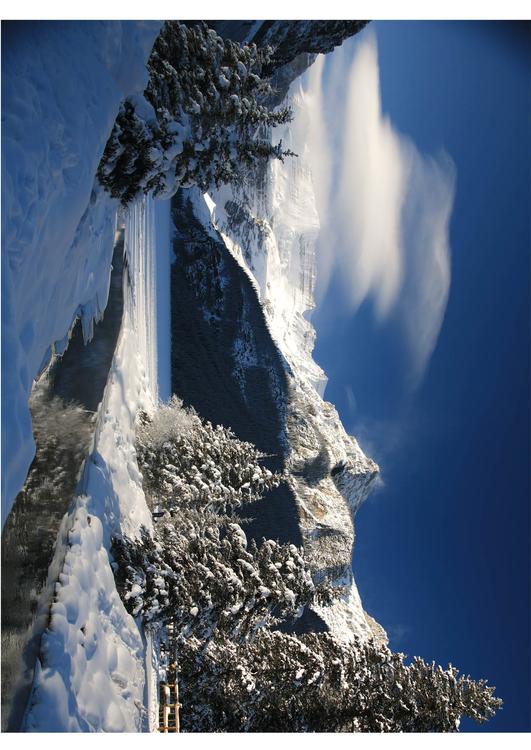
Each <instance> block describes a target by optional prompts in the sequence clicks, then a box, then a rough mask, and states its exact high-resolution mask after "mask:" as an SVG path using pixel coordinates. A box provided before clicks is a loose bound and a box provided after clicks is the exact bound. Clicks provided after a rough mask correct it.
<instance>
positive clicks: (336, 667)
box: [112, 398, 501, 732]
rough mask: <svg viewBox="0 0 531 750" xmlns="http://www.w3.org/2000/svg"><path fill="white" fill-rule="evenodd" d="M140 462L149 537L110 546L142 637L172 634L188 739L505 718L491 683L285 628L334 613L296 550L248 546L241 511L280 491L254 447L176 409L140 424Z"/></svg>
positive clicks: (380, 649)
mask: <svg viewBox="0 0 531 750" xmlns="http://www.w3.org/2000/svg"><path fill="white" fill-rule="evenodd" d="M137 438H138V445H137V452H138V458H139V465H140V468H141V470H142V473H143V478H144V489H145V492H146V496H147V498H148V500H149V502H150V503H151V505H152V507H153V509H154V511H155V515H156V516H158V517H160V520H158V521H157V522H156V523H155V525H154V529H153V530H152V531H149V530H147V529H145V528H144V529H141V531H140V533H139V536H138V537H137V538H136V539H129V538H126V537H115V538H114V540H113V546H112V552H113V556H114V560H115V563H114V567H115V574H116V579H117V583H118V587H119V590H120V592H121V595H122V597H123V599H124V602H125V604H126V606H127V608H128V610H129V611H130V612H131V613H132V614H133V615H134V616H138V617H141V618H142V620H143V623H144V626H145V627H148V628H152V629H157V628H161V627H163V626H164V625H165V624H166V623H168V622H172V623H173V624H174V628H175V632H176V634H177V641H178V644H179V653H178V669H179V688H180V694H181V701H182V703H183V705H184V706H185V709H184V710H183V712H182V717H181V721H182V729H183V731H192V732H193V731H196V732H197V731H202V732H210V731H227V732H235V731H238V732H241V731H319V732H338V731H364V732H376V731H378V732H383V731H385V732H425V731H438V732H449V731H456V730H457V729H458V727H459V720H460V718H461V716H468V717H470V718H472V719H474V720H475V721H477V722H483V721H486V720H487V719H489V718H490V717H491V716H493V715H494V713H495V712H496V710H497V709H498V708H499V707H500V706H501V701H500V700H499V699H498V698H495V697H494V695H493V693H494V689H493V688H492V687H489V686H488V685H487V684H486V683H485V682H484V681H483V680H480V681H473V680H471V679H470V678H469V677H462V676H461V677H459V675H458V671H457V670H456V669H455V668H454V667H452V666H449V667H448V669H446V670H443V669H442V668H441V667H439V666H436V665H435V664H427V663H425V662H424V661H423V660H422V659H420V658H415V659H413V661H412V662H411V663H410V664H406V662H405V657H404V655H403V654H395V653H392V652H391V651H390V650H389V649H388V648H386V647H385V646H382V645H379V644H376V643H375V642H373V641H365V642H362V641H360V640H358V639H354V640H353V641H352V642H349V643H343V642H340V641H338V640H337V639H335V638H334V637H333V636H332V635H330V634H328V633H313V634H307V635H302V636H295V635H287V634H286V633H284V632H281V631H279V630H278V629H277V626H279V625H280V624H282V623H286V622H289V621H293V620H294V619H295V618H296V617H298V616H300V615H301V614H302V611H303V609H304V607H305V606H307V605H308V604H309V603H311V602H314V601H318V602H320V603H324V604H326V603H330V602H331V600H332V598H333V597H334V596H335V595H337V592H334V590H333V589H331V588H330V586H328V585H326V584H324V585H321V586H316V585H315V583H314V582H313V580H312V576H311V574H310V571H309V569H308V566H307V563H306V561H305V559H304V554H303V550H302V549H299V548H297V547H295V546H294V545H283V544H279V543H278V542H276V541H274V540H265V539H264V540H262V543H261V544H260V545H257V544H256V543H255V542H254V541H251V542H248V540H247V537H246V534H245V532H244V529H243V527H242V525H241V521H240V520H239V519H238V517H236V516H235V514H234V513H235V511H236V510H237V508H239V507H241V506H242V505H243V504H246V503H252V502H254V501H256V500H258V499H259V498H260V497H261V496H262V494H263V492H265V491H267V490H268V489H270V488H272V487H274V486H276V485H278V483H279V482H281V481H283V477H282V476H281V475H279V474H273V473H271V472H270V471H268V470H267V469H265V468H263V466H262V465H261V461H262V459H263V458H264V457H263V456H262V455H261V454H260V453H259V452H258V451H257V450H256V448H255V447H254V446H253V445H251V444H250V443H246V442H243V441H240V440H238V439H237V438H236V437H235V436H234V434H233V433H232V432H231V431H230V430H229V429H226V428H224V427H221V426H217V427H214V426H212V425H211V424H210V423H208V422H206V423H205V422H204V421H203V420H201V419H200V418H199V417H198V416H197V415H196V414H195V413H194V412H193V411H191V410H185V409H183V408H182V404H181V402H179V400H178V399H176V398H173V399H172V400H171V402H170V403H169V404H168V405H165V406H163V407H162V408H161V409H159V411H158V412H156V413H155V414H154V415H153V417H152V418H148V417H147V415H142V418H141V420H140V424H139V426H138V433H137Z"/></svg>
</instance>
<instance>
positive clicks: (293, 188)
mask: <svg viewBox="0 0 531 750" xmlns="http://www.w3.org/2000/svg"><path fill="white" fill-rule="evenodd" d="M298 88H299V86H298V83H297V82H295V83H294V84H293V85H292V87H291V90H290V95H289V98H288V101H289V103H290V105H291V106H292V109H293V112H294V121H296V122H297V123H299V122H301V121H302V122H304V121H305V118H304V111H303V110H304V107H305V102H304V97H303V96H302V95H301V92H300V91H298ZM305 135H306V134H305V132H304V128H302V129H301V128H300V127H297V128H294V127H293V126H292V125H291V124H288V125H285V126H284V127H283V128H282V129H278V132H276V133H275V137H276V138H279V139H282V141H283V143H284V144H285V146H287V147H288V148H290V149H292V150H293V151H294V152H295V153H297V154H298V155H299V156H298V157H297V158H289V159H286V160H285V161H284V162H280V161H275V162H274V163H271V164H270V165H269V166H268V168H267V169H266V170H264V173H263V174H262V175H261V178H260V179H259V180H258V181H257V183H256V184H252V185H249V184H248V185H246V186H243V187H240V188H238V189H234V188H232V187H224V188H222V189H221V190H219V191H216V192H215V193H212V195H211V196H210V198H211V200H212V201H213V202H214V203H215V208H214V209H213V214H212V220H213V223H214V225H215V227H216V228H217V229H218V230H219V232H220V234H221V236H222V237H223V240H224V242H225V244H226V246H227V247H228V248H229V249H230V251H231V254H232V255H233V257H235V258H236V259H237V260H238V262H239V264H240V265H241V267H242V268H243V269H244V270H245V271H246V273H247V274H248V275H249V277H250V278H251V280H252V283H253V286H254V287H255V289H256V292H257V294H258V296H259V298H260V301H261V304H262V308H263V310H264V313H265V318H266V321H267V327H268V329H269V331H270V333H271V336H272V338H273V340H274V342H275V344H276V345H277V346H278V349H279V351H280V352H281V354H282V357H283V361H284V363H285V372H286V377H287V381H288V385H287V398H286V405H285V434H286V443H287V446H288V448H287V457H286V467H287V470H288V472H289V483H290V487H291V488H292V490H293V492H294V496H295V498H296V505H297V512H298V517H299V524H300V528H301V532H302V537H303V541H304V546H305V550H306V554H307V556H308V557H309V559H310V561H311V564H312V567H313V569H314V570H315V571H316V572H317V573H318V575H326V576H327V577H329V578H331V579H332V580H333V581H334V582H335V583H340V584H341V585H342V586H343V587H344V591H345V595H344V597H343V598H342V599H341V600H340V601H338V602H337V603H336V604H335V605H334V606H333V607H331V608H329V609H322V608H321V609H320V610H319V615H320V616H321V617H322V619H323V620H324V621H325V622H326V624H327V625H328V626H329V627H330V629H331V630H332V631H333V632H334V633H335V634H336V635H337V636H339V637H342V638H347V639H348V638H349V637H351V636H352V635H353V634H354V633H355V634H357V635H361V636H363V635H368V634H372V633H374V634H375V635H376V636H377V637H378V638H385V635H384V634H383V632H382V631H381V629H380V628H379V626H377V627H374V624H373V621H372V618H370V619H367V617H366V616H365V614H364V612H363V609H362V606H361V602H360V599H359V595H358V592H357V589H356V585H355V582H354V579H353V575H352V567H351V557H352V546H353V542H354V529H353V523H352V519H353V517H354V515H355V513H356V511H357V509H358V508H359V506H360V504H361V503H362V502H363V501H364V500H365V498H366V497H367V494H368V493H369V491H370V488H371V485H372V484H373V482H374V481H375V479H376V477H377V475H378V467H377V465H376V464H375V463H374V462H373V461H372V460H371V459H369V458H367V457H366V456H365V455H364V453H363V451H362V450H361V448H360V447H359V445H358V443H357V441H356V439H355V438H353V437H351V436H349V435H347V434H346V432H345V430H344V428H343V426H342V424H341V421H340V419H339V416H338V413H337V411H336V409H335V407H334V406H333V405H332V404H330V403H328V402H326V401H324V400H323V394H324V389H325V387H326V382H327V379H326V375H325V373H324V372H323V370H322V369H321V368H320V367H319V365H317V363H316V362H315V361H314V360H313V359H312V351H313V346H314V342H315V331H314V329H313V327H312V325H311V322H310V320H309V319H308V314H309V313H310V312H311V310H312V309H313V307H314V305H315V302H314V287H315V273H316V260H315V242H316V239H317V235H318V232H319V217H318V213H317V209H316V200H315V194H314V186H313V183H312V175H311V170H310V168H309V166H308V163H307V161H306V158H305V149H306V146H305V142H306V138H305Z"/></svg>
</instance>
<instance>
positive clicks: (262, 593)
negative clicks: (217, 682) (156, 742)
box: [112, 397, 330, 641]
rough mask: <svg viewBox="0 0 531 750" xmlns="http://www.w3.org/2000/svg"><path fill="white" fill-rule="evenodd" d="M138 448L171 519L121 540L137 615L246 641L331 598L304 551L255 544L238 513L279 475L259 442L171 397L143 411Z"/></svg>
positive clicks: (152, 489) (147, 482)
mask: <svg viewBox="0 0 531 750" xmlns="http://www.w3.org/2000/svg"><path fill="white" fill-rule="evenodd" d="M137 455H138V460H139V466H140V468H141V470H142V473H143V484H144V489H145V492H146V494H147V496H148V499H149V500H150V502H151V504H152V505H157V506H158V507H159V508H163V509H165V511H166V518H165V521H164V522H159V523H158V524H157V526H156V528H155V530H154V532H155V533H154V534H153V535H152V534H150V533H149V532H148V531H147V530H146V529H145V528H142V529H141V530H140V534H139V538H138V539H134V540H133V539H128V538H126V537H120V536H117V537H115V538H114V540H113V547H112V551H113V555H114V559H115V563H116V565H115V574H116V578H117V582H118V587H119V590H120V592H121V594H122V597H123V598H124V601H125V602H126V606H127V608H128V610H129V611H130V612H131V613H132V614H133V615H135V616H136V615H142V618H143V620H144V622H145V623H146V624H147V625H148V626H151V627H156V626H157V625H160V624H164V623H168V622H173V624H174V626H175V627H176V630H177V632H178V633H180V634H182V635H186V636H187V637H189V636H191V635H195V636H197V637H199V638H201V639H202V640H203V641H207V640H208V639H210V638H211V637H213V635H214V634H220V633H222V634H223V633H224V634H226V635H229V636H230V637H231V638H233V639H240V640H241V639H245V638H247V637H249V635H250V634H252V633H253V632H254V631H255V630H256V629H257V628H258V627H263V626H271V625H274V624H276V623H278V622H280V621H281V620H284V619H286V618H290V617H294V616H295V615H296V614H297V613H300V612H301V611H302V608H303V607H304V605H305V604H307V603H308V602H309V601H312V600H313V599H315V598H318V599H320V600H326V599H327V598H329V596H330V592H329V591H328V589H327V588H326V587H325V586H320V587H318V588H317V589H316V587H315V586H314V584H313V581H312V577H311V575H310V572H309V570H308V567H307V565H306V562H305V560H304V557H303V555H302V553H301V550H299V549H298V548H297V547H295V546H294V545H290V544H284V545H282V544H279V543H277V542H275V541H273V540H263V541H262V544H260V545H257V544H256V543H255V542H254V540H253V541H251V542H250V543H248V542H247V537H246V535H245V532H244V531H243V529H242V527H241V525H240V524H239V523H238V522H237V519H236V518H235V517H233V516H232V515H231V514H232V513H233V512H234V510H235V509H236V508H238V507H240V506H241V505H242V504H244V503H248V502H252V501H253V500H257V499H258V498H259V497H261V495H262V494H263V492H264V491H265V490H267V489H270V488H271V487H274V486H277V485H278V484H279V482H280V480H281V477H280V476H279V475H278V474H273V473H272V472H270V471H269V470H268V469H265V468H263V467H262V466H261V465H260V463H259V462H260V460H261V459H263V458H264V457H263V455H262V454H261V453H260V452H259V451H258V450H257V449H256V447H255V446H254V445H252V444H251V443H246V442H244V441H241V440H238V439H237V438H236V437H235V436H234V434H233V433H232V432H231V431H230V430H229V429H227V428H224V427H221V426H218V427H213V426H212V425H211V424H210V423H209V422H203V421H202V420H201V419H200V418H199V417H198V416H197V414H196V413H195V412H194V411H193V410H191V409H184V408H183V406H182V402H181V401H180V400H179V399H178V398H176V397H173V398H172V399H171V400H170V401H169V403H168V404H166V405H163V406H161V407H160V408H159V409H158V410H157V411H156V412H155V414H154V415H153V416H152V417H148V416H147V415H146V414H142V415H141V418H140V424H139V425H138V429H137Z"/></svg>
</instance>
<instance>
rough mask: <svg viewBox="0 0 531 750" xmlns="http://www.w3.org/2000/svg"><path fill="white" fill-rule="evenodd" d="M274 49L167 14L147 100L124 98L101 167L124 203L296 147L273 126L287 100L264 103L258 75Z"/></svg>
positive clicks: (210, 181)
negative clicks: (276, 138) (275, 136)
mask: <svg viewBox="0 0 531 750" xmlns="http://www.w3.org/2000/svg"><path fill="white" fill-rule="evenodd" d="M271 53H272V50H271V48H269V47H266V48H264V49H258V48H257V47H256V46H255V45H250V46H247V45H243V46H240V45H239V44H236V43H235V42H233V41H231V40H230V39H221V37H219V36H218V35H217V34H216V33H215V31H213V30H212V29H209V28H208V26H207V25H206V24H205V23H204V22H201V23H198V24H194V25H193V26H186V25H184V24H182V23H180V22H178V21H167V22H166V23H165V24H164V27H163V29H162V31H161V33H160V34H159V36H158V38H157V40H156V42H155V45H154V48H153V52H152V54H151V57H150V59H149V62H148V69H149V82H148V86H147V89H146V91H145V92H144V94H145V99H144V100H139V99H138V98H136V99H135V98H130V99H128V100H126V102H124V104H123V106H122V107H121V110H120V113H119V115H118V118H117V121H116V124H115V126H114V129H113V132H112V133H111V136H110V138H109V141H108V143H107V146H106V148H105V152H104V154H103V158H102V160H101V163H100V166H99V168H98V177H99V179H100V182H101V183H102V184H103V185H104V187H106V188H107V189H108V190H109V191H110V193H111V195H113V197H116V198H118V199H120V200H121V202H122V203H123V204H127V203H128V202H129V201H130V200H132V199H133V198H134V197H136V196H137V195H139V194H141V193H145V192H149V191H153V194H154V195H155V196H163V197H170V196H171V195H173V194H174V193H175V192H176V190H177V189H178V187H180V186H182V187H190V186H192V185H198V186H199V187H200V188H201V189H203V190H207V189H208V188H209V187H211V186H213V185H216V186H217V187H219V185H221V184H223V183H232V182H238V181H241V180H242V179H244V177H245V175H246V174H247V173H248V172H249V170H252V169H253V168H255V167H256V166H257V165H258V164H261V163H264V162H265V161H267V160H269V159H271V158H277V159H283V158H284V157H285V156H288V155H293V154H292V152H290V151H284V150H283V149H282V143H279V144H276V145H273V144H272V143H271V142H270V139H269V138H268V132H269V129H270V128H273V127H275V126H276V125H279V124H282V123H285V122H288V121H289V120H290V119H291V112H290V110H289V109H288V108H282V109H279V110H277V111H273V110H272V109H270V108H269V107H268V106H267V105H266V104H265V101H266V98H267V96H268V94H269V93H270V92H271V87H270V84H269V83H268V82H267V81H266V80H263V79H262V78H261V77H260V73H261V71H262V69H264V67H265V66H266V65H267V63H268V61H269V59H270V56H271Z"/></svg>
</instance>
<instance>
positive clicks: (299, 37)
mask: <svg viewBox="0 0 531 750" xmlns="http://www.w3.org/2000/svg"><path fill="white" fill-rule="evenodd" d="M366 24H367V21H316V20H312V21H264V23H263V24H262V25H261V26H260V28H259V29H258V31H257V33H256V34H255V35H254V36H253V38H252V41H253V42H255V43H256V44H257V45H258V46H265V45H271V46H272V47H273V48H274V50H275V51H274V53H273V57H272V60H271V64H270V66H269V68H268V69H267V70H266V71H264V72H265V73H266V75H271V74H272V73H273V71H275V70H277V69H278V68H280V67H281V66H283V65H286V64H287V63H290V62H291V61H292V60H294V59H295V58H296V57H297V56H298V55H300V54H301V53H313V54H319V53H322V54H326V53H327V52H331V51H332V50H333V49H334V47H338V46H339V45H340V44H341V43H342V42H344V40H345V39H348V37H350V36H353V35H354V34H357V33H358V32H359V31H361V30H362V29H363V28H364V27H365V26H366Z"/></svg>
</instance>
